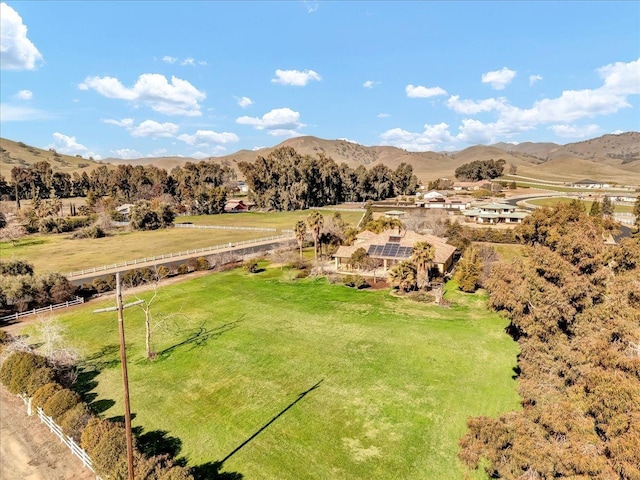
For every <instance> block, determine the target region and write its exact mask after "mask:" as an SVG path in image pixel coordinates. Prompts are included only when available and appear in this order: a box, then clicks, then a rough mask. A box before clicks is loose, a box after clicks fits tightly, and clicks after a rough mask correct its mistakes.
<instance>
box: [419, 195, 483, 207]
mask: <svg viewBox="0 0 640 480" xmlns="http://www.w3.org/2000/svg"><path fill="white" fill-rule="evenodd" d="M416 204H417V205H418V206H419V207H422V208H430V209H438V208H439V209H444V210H464V209H465V208H469V205H470V204H471V203H470V202H469V200H467V199H463V198H460V197H434V198H429V199H425V200H424V201H421V202H416Z"/></svg>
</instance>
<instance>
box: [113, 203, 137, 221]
mask: <svg viewBox="0 0 640 480" xmlns="http://www.w3.org/2000/svg"><path fill="white" fill-rule="evenodd" d="M131 208H133V203H123V204H122V205H120V206H119V207H116V212H118V213H119V214H120V215H121V217H122V218H123V219H124V220H125V221H128V220H129V215H130V214H131Z"/></svg>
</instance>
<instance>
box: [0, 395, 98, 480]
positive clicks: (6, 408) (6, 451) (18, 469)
mask: <svg viewBox="0 0 640 480" xmlns="http://www.w3.org/2000/svg"><path fill="white" fill-rule="evenodd" d="M95 478H96V476H95V474H93V473H91V471H90V470H89V469H88V468H86V467H84V466H83V465H82V462H81V461H80V459H79V458H78V457H76V456H75V455H73V454H72V453H71V451H70V450H69V449H68V448H67V447H66V445H64V444H63V443H62V442H60V441H59V440H58V437H56V436H55V435H54V434H53V433H51V432H50V431H49V429H48V428H47V427H46V426H45V425H44V424H43V423H41V422H40V420H39V419H38V417H37V416H35V415H34V416H31V417H28V416H27V409H26V407H25V406H24V403H23V402H22V400H20V399H19V398H18V397H16V396H15V395H12V394H10V393H9V392H7V391H6V389H4V388H3V387H0V479H2V480H14V479H15V480H18V479H20V480H95Z"/></svg>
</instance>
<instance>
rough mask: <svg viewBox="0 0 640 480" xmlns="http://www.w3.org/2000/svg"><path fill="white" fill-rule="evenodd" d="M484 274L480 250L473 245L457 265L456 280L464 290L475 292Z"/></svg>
mask: <svg viewBox="0 0 640 480" xmlns="http://www.w3.org/2000/svg"><path fill="white" fill-rule="evenodd" d="M481 275H482V259H481V258H480V255H478V250H477V249H476V247H475V246H473V245H471V246H470V247H469V248H467V249H466V250H465V252H464V255H463V256H462V258H461V259H460V261H459V262H458V265H457V266H456V273H455V277H454V278H455V280H456V281H457V282H458V286H459V287H460V290H462V291H463V292H468V293H470V292H475V291H476V289H477V288H478V284H479V282H480V277H481Z"/></svg>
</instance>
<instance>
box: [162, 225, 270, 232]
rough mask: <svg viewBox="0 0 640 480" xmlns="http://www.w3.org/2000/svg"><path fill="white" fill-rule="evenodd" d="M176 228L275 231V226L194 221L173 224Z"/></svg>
mask: <svg viewBox="0 0 640 480" xmlns="http://www.w3.org/2000/svg"><path fill="white" fill-rule="evenodd" d="M173 226H174V227H175V228H198V229H207V228H210V229H214V230H245V231H252V232H275V231H276V229H275V228H269V227H240V226H237V227H236V226H227V225H194V224H192V223H176V224H174V225H173Z"/></svg>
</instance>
